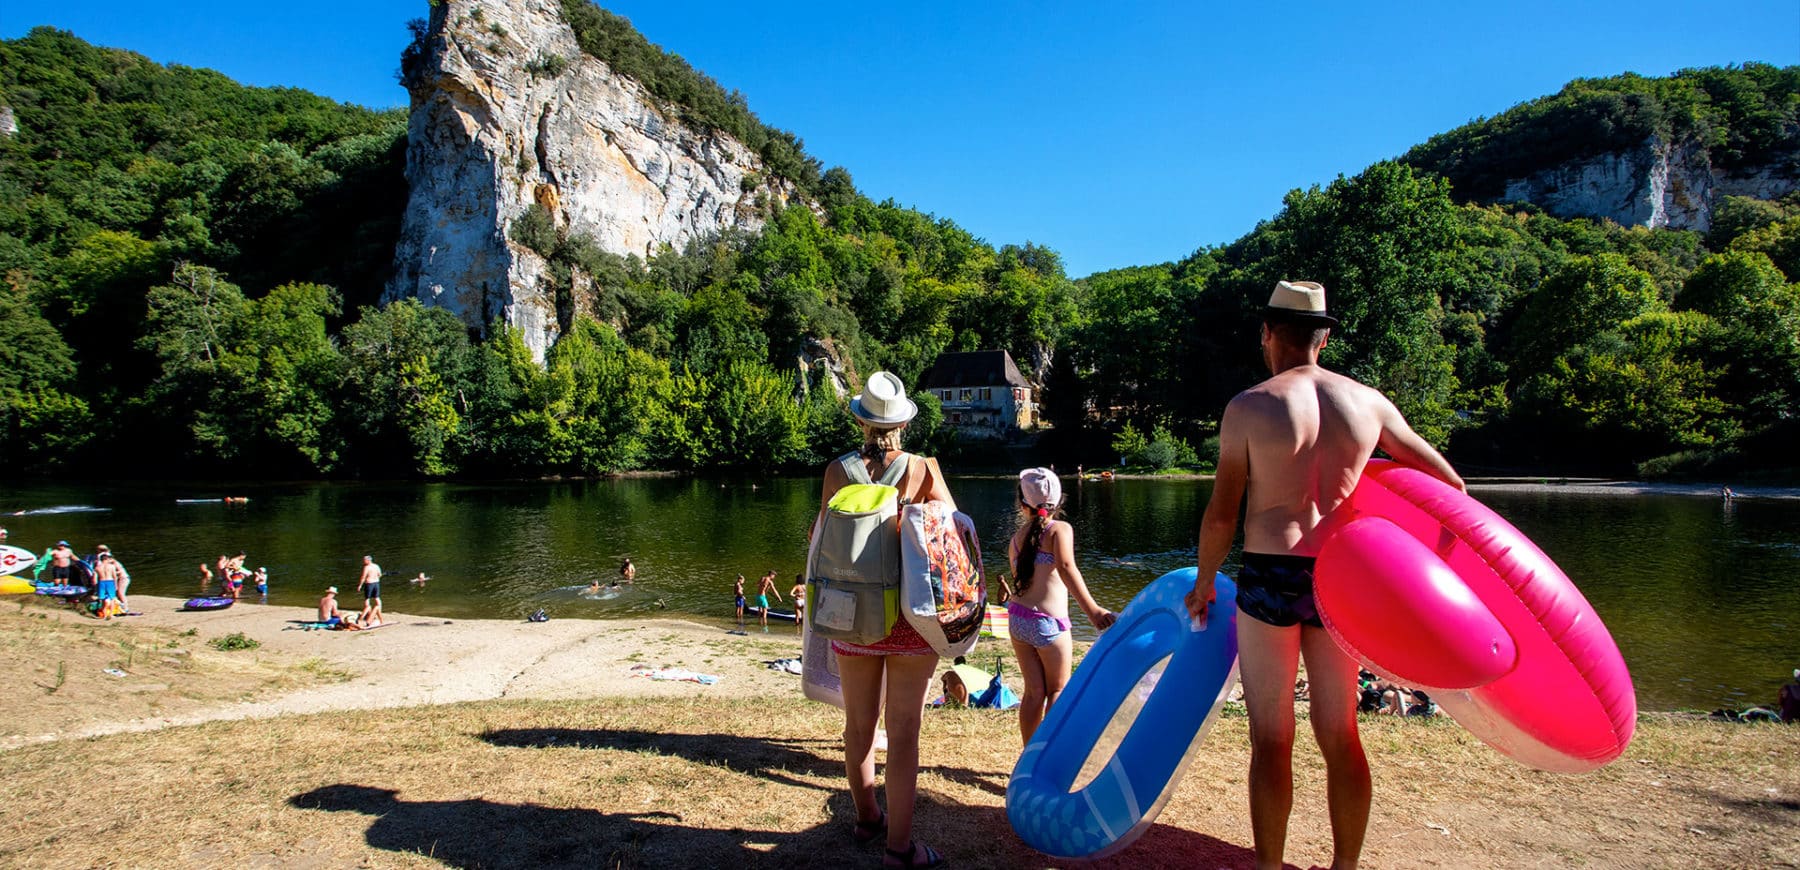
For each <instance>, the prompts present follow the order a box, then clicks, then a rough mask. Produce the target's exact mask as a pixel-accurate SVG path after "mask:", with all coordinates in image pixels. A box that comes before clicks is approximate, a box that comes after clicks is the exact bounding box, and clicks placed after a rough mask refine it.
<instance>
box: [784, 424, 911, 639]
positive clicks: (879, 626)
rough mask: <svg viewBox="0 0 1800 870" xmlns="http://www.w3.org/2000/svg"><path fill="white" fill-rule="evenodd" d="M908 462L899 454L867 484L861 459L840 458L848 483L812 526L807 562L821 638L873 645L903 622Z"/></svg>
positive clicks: (810, 604)
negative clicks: (903, 486) (903, 496)
mask: <svg viewBox="0 0 1800 870" xmlns="http://www.w3.org/2000/svg"><path fill="white" fill-rule="evenodd" d="M911 458H912V457H911V456H909V455H908V454H905V453H902V454H900V456H899V457H898V458H896V459H895V460H894V462H893V464H891V465H889V466H888V468H887V471H886V472H884V473H883V474H882V475H881V480H879V481H871V480H870V479H869V472H868V469H866V468H865V467H864V466H863V463H862V457H861V455H860V454H857V453H848V454H845V455H844V456H841V457H839V458H838V464H839V465H841V466H843V469H844V474H845V476H847V477H848V478H849V479H850V483H848V484H846V485H845V486H844V487H843V488H842V489H839V490H838V491H837V492H836V493H835V494H833V495H832V497H831V501H830V502H829V503H827V504H826V506H825V511H824V513H823V514H821V515H820V517H819V520H818V523H817V524H816V525H815V526H814V528H813V538H812V547H811V549H810V550H809V551H808V553H807V557H806V620H807V623H808V625H809V626H810V628H811V630H812V632H813V633H814V634H817V635H818V636H820V637H824V638H830V639H832V640H842V641H848V642H850V643H858V644H871V643H875V642H876V641H878V640H881V639H882V638H884V637H887V635H888V632H889V631H892V630H893V628H894V623H895V621H896V620H898V619H899V618H900V525H899V517H900V490H898V489H896V488H895V487H896V485H897V484H899V483H900V481H901V479H902V478H903V477H905V475H906V467H907V465H909V464H910V460H911Z"/></svg>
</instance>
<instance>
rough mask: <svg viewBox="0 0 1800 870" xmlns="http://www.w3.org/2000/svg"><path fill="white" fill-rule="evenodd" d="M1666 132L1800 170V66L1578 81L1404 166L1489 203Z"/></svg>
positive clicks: (1727, 163)
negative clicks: (1521, 184) (1523, 181)
mask: <svg viewBox="0 0 1800 870" xmlns="http://www.w3.org/2000/svg"><path fill="white" fill-rule="evenodd" d="M1652 136H1658V137H1661V138H1663V139H1665V140H1668V141H1675V140H1692V141H1695V142H1697V143H1699V144H1701V145H1703V146H1705V147H1706V150H1707V153H1708V155H1709V156H1710V157H1711V159H1712V162H1713V165H1715V166H1718V167H1720V168H1722V169H1726V170H1733V169H1740V168H1744V167H1761V166H1777V167H1781V168H1783V169H1785V170H1787V171H1788V172H1789V173H1790V174H1800V67H1785V68H1784V67H1775V66H1770V65H1768V64H1756V63H1751V64H1744V65H1743V66H1742V67H1738V68H1722V67H1710V68H1706V69H1690V70H1682V71H1681V72H1678V73H1676V74H1675V75H1672V76H1668V77H1666V78H1647V77H1644V76H1639V75H1631V74H1627V75H1621V76H1614V77H1612V78H1604V79H1577V80H1575V81H1573V82H1570V83H1569V84H1568V85H1567V86H1565V87H1564V88H1563V89H1562V91H1560V92H1558V93H1556V94H1553V95H1551V96H1547V97H1542V98H1539V99H1536V100H1532V101H1530V102H1527V103H1522V104H1520V105H1518V106H1514V107H1513V108H1511V109H1509V110H1507V111H1505V112H1503V113H1501V114H1500V115H1498V116H1496V117H1493V118H1487V119H1481V120H1477V121H1474V122H1473V123H1470V124H1465V125H1463V126H1461V127H1458V128H1456V129H1454V130H1450V131H1448V132H1445V133H1440V134H1438V135H1436V136H1433V137H1431V139H1430V140H1428V141H1427V142H1425V143H1424V144H1422V145H1419V146H1418V147H1416V148H1414V149H1412V150H1411V151H1409V152H1407V154H1406V156H1405V157H1404V158H1402V159H1403V160H1404V162H1406V163H1409V164H1411V165H1412V166H1413V167H1415V168H1418V169H1421V170H1424V171H1426V172H1430V173H1434V174H1437V175H1442V176H1444V177H1445V178H1448V179H1449V180H1450V183H1451V186H1452V188H1453V189H1454V191H1455V193H1456V196H1457V197H1458V198H1459V199H1473V200H1483V201H1489V200H1493V199H1496V198H1498V197H1500V196H1501V195H1502V193H1503V192H1504V190H1505V188H1506V181H1507V179H1511V178H1523V177H1525V176H1527V175H1529V174H1531V173H1533V172H1536V171H1538V170H1541V169H1546V168H1549V167H1552V166H1557V165H1559V164H1562V163H1566V162H1569V161H1571V160H1580V159H1584V158H1589V157H1596V156H1599V155H1602V154H1609V153H1613V152H1618V151H1624V150H1627V149H1630V148H1635V147H1637V146H1639V145H1641V144H1642V143H1643V142H1644V141H1645V140H1646V139H1649V138H1650V137H1652Z"/></svg>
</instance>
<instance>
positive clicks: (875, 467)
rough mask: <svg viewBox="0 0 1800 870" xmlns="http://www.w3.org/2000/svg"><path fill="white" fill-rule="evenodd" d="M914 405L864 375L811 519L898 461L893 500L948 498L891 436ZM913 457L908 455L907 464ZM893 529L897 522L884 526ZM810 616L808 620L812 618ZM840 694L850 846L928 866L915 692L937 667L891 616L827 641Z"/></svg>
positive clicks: (902, 390) (920, 702)
mask: <svg viewBox="0 0 1800 870" xmlns="http://www.w3.org/2000/svg"><path fill="white" fill-rule="evenodd" d="M918 411H919V408H918V406H917V405H915V404H914V403H913V401H912V400H911V399H909V398H907V396H906V387H905V385H903V384H902V383H901V382H900V378H898V377H897V376H895V375H893V374H892V373H889V372H876V373H874V374H873V375H870V376H869V380H868V382H867V383H866V384H865V385H864V388H863V392H862V394H861V395H858V396H855V397H853V398H852V399H851V400H850V414H851V416H853V417H855V418H856V420H857V422H858V423H859V424H861V426H862V430H863V445H862V447H861V448H860V449H859V450H857V451H855V452H853V453H848V454H845V455H844V456H841V457H839V458H838V459H836V460H833V461H832V462H831V463H830V464H829V465H827V466H826V467H825V487H824V493H823V495H822V497H821V499H820V507H819V509H820V516H821V518H822V517H823V516H824V515H825V512H826V510H827V508H828V506H829V505H830V503H831V498H832V496H833V495H834V494H836V493H837V492H838V490H840V489H843V488H844V487H845V486H848V485H851V484H857V483H869V482H871V481H875V480H881V479H882V478H883V476H884V475H887V476H889V477H890V479H891V478H892V475H891V474H889V472H890V471H891V470H892V469H893V468H894V467H895V466H896V465H897V464H901V463H904V472H903V473H900V474H899V475H898V480H895V481H894V482H893V486H894V488H895V489H897V490H899V498H900V500H901V501H902V502H923V501H933V500H936V501H943V502H947V503H949V504H951V505H954V504H955V499H953V498H951V496H950V489H949V487H948V486H947V485H946V484H945V482H944V476H943V472H942V471H941V470H939V468H938V466H937V462H936V461H935V460H931V459H925V458H922V457H913V456H909V455H908V454H907V453H906V452H905V451H904V450H901V449H900V436H901V433H902V432H903V431H905V429H906V424H907V423H908V422H909V421H911V420H912V418H913V415H915V414H917V413H918ZM914 460H916V461H914ZM894 534H895V535H896V537H897V536H898V535H899V530H898V527H897V526H896V528H895V530H894ZM816 616H817V615H816V614H815V618H816ZM831 648H832V651H833V652H834V653H835V654H836V656H837V664H838V674H839V678H840V679H841V681H842V688H843V696H844V772H845V774H846V776H847V778H848V779H849V781H850V799H851V801H852V802H853V803H854V804H855V805H856V826H855V829H854V830H853V832H852V836H853V838H854V839H855V840H856V842H858V843H870V842H874V841H875V840H877V839H885V841H886V843H885V845H886V847H887V855H886V856H885V858H884V859H883V861H882V864H883V866H887V867H937V866H940V865H942V864H943V863H944V858H943V856H942V855H939V854H938V853H937V851H936V850H934V849H932V848H931V847H930V846H927V845H925V844H923V843H918V842H916V841H914V840H913V837H912V825H913V802H914V795H915V793H916V790H917V786H918V775H919V722H920V720H921V719H922V718H923V717H922V713H923V711H924V709H925V694H926V691H927V690H928V689H929V688H930V686H931V682H932V677H933V676H935V675H936V673H937V664H938V656H937V653H936V652H934V651H933V650H932V648H931V645H930V644H929V643H927V642H926V641H925V638H923V637H922V636H920V635H919V633H918V631H916V630H914V629H913V628H912V626H911V625H910V624H909V623H908V622H907V621H906V620H905V619H900V620H898V621H896V622H895V623H894V626H893V628H892V629H891V630H890V631H889V632H888V634H887V636H886V637H883V638H881V639H880V640H878V641H876V642H874V643H871V644H866V645H865V644H857V643H850V642H848V641H841V640H833V641H832V642H831ZM884 679H885V680H886V688H887V691H886V697H885V701H886V707H887V737H888V743H887V784H886V790H887V812H886V813H883V812H882V810H881V805H880V804H879V803H877V802H876V800H875V729H876V726H877V725H878V724H879V723H880V721H881V710H882V706H883V701H884V698H883V693H882V684H883V680H884Z"/></svg>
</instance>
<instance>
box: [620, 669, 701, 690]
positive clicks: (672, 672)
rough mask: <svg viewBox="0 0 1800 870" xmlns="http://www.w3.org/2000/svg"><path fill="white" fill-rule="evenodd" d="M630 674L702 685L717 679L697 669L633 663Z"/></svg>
mask: <svg viewBox="0 0 1800 870" xmlns="http://www.w3.org/2000/svg"><path fill="white" fill-rule="evenodd" d="M631 675H632V676H634V677H649V678H650V679H652V680H662V681H674V682H682V683H699V684H700V685H702V686H710V685H712V684H713V683H716V682H718V681H719V678H718V677H717V676H714V675H713V674H702V673H699V672H697V671H689V670H683V669H681V668H652V667H649V666H648V665H633V666H632V667H631Z"/></svg>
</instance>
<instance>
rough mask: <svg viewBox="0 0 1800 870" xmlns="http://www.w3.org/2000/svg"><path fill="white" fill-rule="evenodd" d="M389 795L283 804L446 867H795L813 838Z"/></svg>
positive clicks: (362, 789) (652, 817)
mask: <svg viewBox="0 0 1800 870" xmlns="http://www.w3.org/2000/svg"><path fill="white" fill-rule="evenodd" d="M395 795H396V792H394V791H393V790H391V789H384V788H373V787H370V786H363V785H352V784H339V785H328V786H324V787H322V788H317V789H314V790H312V791H309V792H306V793H305V794H299V795H295V796H293V797H292V798H289V799H288V803H289V804H290V805H292V806H294V807H297V808H300V809H308V810H323V811H326V812H337V813H342V812H353V813H362V814H364V815H367V816H373V817H374V821H373V822H372V823H370V825H369V829H368V831H367V833H365V834H364V838H365V839H366V840H367V841H368V844H369V845H370V846H371V847H373V848H376V849H384V850H387V851H390V852H397V853H404V854H412V855H423V856H426V857H429V858H431V859H433V860H436V861H441V862H443V863H444V864H447V865H449V866H452V867H647V866H654V867H662V866H676V865H677V864H680V865H684V866H735V867H742V866H746V865H765V864H777V863H779V864H782V865H784V866H794V865H796V864H798V865H805V864H807V863H808V862H807V861H805V860H799V861H796V860H795V858H796V857H798V855H797V854H795V853H796V852H798V851H800V849H799V846H800V841H801V840H804V839H807V838H809V837H810V836H811V832H803V833H801V834H790V833H779V832H767V831H741V830H735V831H734V830H710V829H707V828H701V827H692V826H690V824H691V823H688V822H687V820H685V819H683V818H682V817H681V816H679V815H677V814H674V813H668V812H647V813H603V812H599V811H597V810H590V809H565V808H557V807H544V806H532V805H529V804H505V803H496V802H494V801H489V800H484V799H481V798H468V799H464V800H451V801H406V800H399V799H397V798H396V796H395ZM806 851H813V852H816V851H817V850H816V849H812V850H806ZM783 853H786V854H783ZM683 855H685V856H689V858H688V859H686V860H683V861H680V862H677V860H676V856H683ZM838 858H839V860H841V858H842V855H839V856H838ZM819 866H824V865H823V864H820V865H819Z"/></svg>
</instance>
